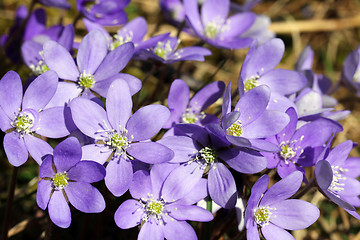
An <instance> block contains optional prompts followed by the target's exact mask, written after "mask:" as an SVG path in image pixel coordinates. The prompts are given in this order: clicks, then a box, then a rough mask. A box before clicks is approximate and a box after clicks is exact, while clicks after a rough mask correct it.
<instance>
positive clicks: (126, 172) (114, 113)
mask: <svg viewBox="0 0 360 240" xmlns="http://www.w3.org/2000/svg"><path fill="white" fill-rule="evenodd" d="M70 108H71V113H72V116H73V120H74V122H75V124H76V126H77V127H78V128H79V129H80V131H81V132H83V133H84V134H85V135H87V136H89V137H91V138H94V139H95V140H96V141H97V143H96V144H90V145H86V146H84V147H83V158H84V159H91V160H94V161H96V162H98V163H100V164H104V163H105V162H106V161H107V160H108V158H109V157H110V156H111V160H110V161H109V162H108V164H107V167H106V171H107V174H106V177H105V184H106V186H107V187H108V189H109V190H110V191H111V192H112V193H113V194H114V195H115V196H120V195H122V194H123V193H125V192H126V191H127V189H128V188H129V184H130V182H131V180H132V176H133V167H132V164H133V163H132V161H133V160H134V159H137V160H139V161H141V162H145V163H149V164H156V163H161V162H167V161H169V160H170V159H171V158H172V157H173V152H172V151H171V150H170V149H168V148H167V147H165V146H163V145H161V144H159V143H156V142H152V141H149V140H150V138H151V137H153V136H154V135H155V134H156V133H158V131H159V130H160V129H161V127H162V126H163V125H164V123H165V122H166V121H167V120H168V118H169V115H170V112H169V110H168V109H167V108H166V107H164V106H161V105H148V106H145V107H142V108H140V109H139V110H138V111H136V112H135V113H134V114H131V113H132V100H131V94H130V90H129V86H128V84H127V83H126V82H125V81H123V80H116V81H114V82H113V83H112V84H111V86H110V88H109V91H108V95H107V98H106V111H105V110H104V109H103V108H102V107H100V106H99V105H98V104H96V103H95V102H93V101H90V100H88V99H86V98H82V97H81V98H75V99H74V100H72V102H71V103H70Z"/></svg>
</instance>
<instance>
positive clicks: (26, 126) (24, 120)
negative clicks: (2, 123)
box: [13, 114, 34, 134]
mask: <svg viewBox="0 0 360 240" xmlns="http://www.w3.org/2000/svg"><path fill="white" fill-rule="evenodd" d="M33 124H34V119H33V117H32V116H31V115H29V114H24V115H19V116H18V117H17V118H16V120H15V123H14V124H13V126H14V127H15V128H16V130H17V132H19V133H27V134H29V133H31V127H32V126H33Z"/></svg>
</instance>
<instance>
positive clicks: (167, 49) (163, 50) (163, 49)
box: [154, 41, 173, 60]
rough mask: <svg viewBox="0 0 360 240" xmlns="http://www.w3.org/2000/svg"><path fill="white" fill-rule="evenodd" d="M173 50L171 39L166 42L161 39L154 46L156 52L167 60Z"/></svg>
mask: <svg viewBox="0 0 360 240" xmlns="http://www.w3.org/2000/svg"><path fill="white" fill-rule="evenodd" d="M172 51H173V49H172V47H171V44H170V41H167V42H166V43H164V42H161V41H160V42H158V43H157V44H156V47H155V48H154V53H155V54H156V55H158V56H159V57H161V58H162V59H165V60H166V59H167V57H168V55H169V54H170V53H171V52H172Z"/></svg>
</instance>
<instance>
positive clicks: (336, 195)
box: [315, 140, 360, 220]
mask: <svg viewBox="0 0 360 240" xmlns="http://www.w3.org/2000/svg"><path fill="white" fill-rule="evenodd" d="M328 145H329V146H330V144H328ZM329 146H328V147H329ZM352 148H353V142H352V141H350V140H348V141H345V142H343V143H341V144H339V145H337V146H336V147H335V148H333V149H332V150H330V149H329V148H328V149H326V150H327V151H326V152H325V154H324V156H323V157H320V158H319V159H320V161H319V162H318V163H317V164H316V166H315V176H316V181H317V183H318V186H319V188H320V190H321V192H322V193H323V194H324V195H325V196H326V197H328V198H329V199H330V200H331V201H333V202H334V203H336V204H337V205H339V206H340V207H342V208H343V209H345V210H346V211H347V212H348V213H350V214H351V215H352V216H354V217H356V218H357V219H359V220H360V215H359V214H358V213H357V212H356V210H355V208H354V206H356V207H359V206H360V201H359V195H360V182H359V181H358V180H357V179H356V177H358V176H359V162H360V159H359V158H348V155H349V153H350V151H351V149H352Z"/></svg>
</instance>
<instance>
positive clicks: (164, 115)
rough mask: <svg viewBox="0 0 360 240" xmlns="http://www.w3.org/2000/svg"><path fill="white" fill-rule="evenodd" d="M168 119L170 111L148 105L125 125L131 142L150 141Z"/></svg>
mask: <svg viewBox="0 0 360 240" xmlns="http://www.w3.org/2000/svg"><path fill="white" fill-rule="evenodd" d="M169 117H170V111H169V109H167V108H166V107H164V106H162V105H148V106H145V107H142V108H140V109H139V110H137V111H136V112H135V113H134V114H133V115H132V116H131V117H130V119H129V121H128V122H127V124H126V129H127V130H128V131H129V134H131V135H133V136H134V139H133V141H142V140H147V139H150V138H151V137H152V136H154V135H155V134H157V133H158V132H159V130H160V129H161V128H162V127H163V125H164V124H165V123H166V122H167V120H168V119H169Z"/></svg>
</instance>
